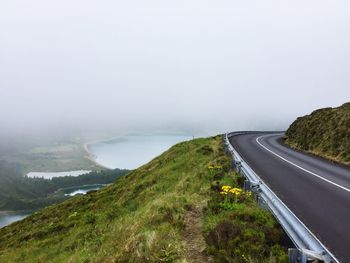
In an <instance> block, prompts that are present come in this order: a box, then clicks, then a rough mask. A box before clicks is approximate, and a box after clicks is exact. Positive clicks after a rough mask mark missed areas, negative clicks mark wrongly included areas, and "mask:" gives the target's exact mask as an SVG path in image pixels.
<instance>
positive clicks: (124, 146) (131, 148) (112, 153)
mask: <svg viewBox="0 0 350 263" xmlns="http://www.w3.org/2000/svg"><path fill="white" fill-rule="evenodd" d="M191 138H192V136H190V135H129V136H124V137H121V138H118V139H114V140H110V141H104V142H99V143H94V144H89V145H88V149H89V151H90V152H91V154H92V155H93V156H94V159H95V161H96V162H97V163H99V164H101V165H103V166H105V167H108V168H111V169H114V168H121V169H135V168H137V167H139V166H141V165H143V164H145V163H147V162H148V161H150V160H152V159H153V158H155V157H156V156H158V155H159V154H161V153H162V152H163V151H165V150H167V149H168V148H170V147H171V146H173V145H174V144H176V143H178V142H181V141H185V140H189V139H191Z"/></svg>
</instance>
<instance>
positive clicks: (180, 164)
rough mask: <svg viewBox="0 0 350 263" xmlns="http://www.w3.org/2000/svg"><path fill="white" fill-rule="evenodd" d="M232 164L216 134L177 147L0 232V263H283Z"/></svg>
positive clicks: (275, 228)
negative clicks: (108, 183)
mask: <svg viewBox="0 0 350 263" xmlns="http://www.w3.org/2000/svg"><path fill="white" fill-rule="evenodd" d="M230 167H231V156H230V155H229V154H228V153H227V152H225V148H224V143H223V139H222V137H221V136H217V137H212V138H207V139H196V140H192V141H188V142H183V143H179V144H177V145H175V146H173V147H172V148H171V149H169V150H168V151H166V152H165V153H163V154H162V155H160V156H159V157H157V158H155V159H153V160H152V161H151V162H149V163H148V164H146V165H144V166H142V167H140V168H138V169H137V170H134V171H131V172H130V173H129V174H127V175H125V176H121V177H120V178H119V179H117V180H116V182H115V183H114V184H111V185H109V186H106V187H105V188H103V189H101V190H99V191H95V192H90V193H88V194H86V195H84V196H78V197H73V198H71V199H68V200H67V201H64V202H63V203H60V204H57V205H53V206H50V207H47V208H45V209H43V210H42V211H40V212H37V213H35V214H33V215H32V216H30V217H27V218H26V219H24V220H23V221H19V222H16V223H13V224H11V225H9V226H7V227H5V228H2V229H0V262H140V263H141V262H142V263H143V262H266V263H267V262H279V263H283V262H288V257H287V249H286V248H285V247H283V246H281V243H282V240H283V239H284V238H285V234H284V233H283V231H282V230H281V228H280V226H279V225H278V223H277V221H276V220H275V219H274V218H273V216H272V215H271V214H270V213H269V212H268V211H266V210H264V209H262V208H261V207H260V206H259V205H258V204H257V203H256V201H255V199H254V197H253V196H252V195H251V193H247V192H244V191H243V190H242V184H243V181H244V179H243V178H242V177H240V176H239V175H237V174H235V173H234V172H232V171H231V170H230ZM223 186H231V187H235V188H234V189H235V191H238V193H236V194H237V195H235V196H234V194H233V193H231V194H229V193H228V192H222V191H223V190H222V189H223V188H222V187H223ZM237 188H239V189H238V190H237ZM227 190H228V189H227ZM232 190H233V189H232ZM223 193H226V195H224V194H223Z"/></svg>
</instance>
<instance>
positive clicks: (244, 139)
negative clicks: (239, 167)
mask: <svg viewBox="0 0 350 263" xmlns="http://www.w3.org/2000/svg"><path fill="white" fill-rule="evenodd" d="M229 141H230V143H231V144H232V146H233V147H234V148H235V150H236V151H238V153H239V154H240V155H241V157H242V158H243V159H244V161H246V162H247V163H248V164H249V165H250V167H251V168H252V169H253V170H254V171H255V173H256V174H257V175H258V176H259V177H260V178H261V179H262V180H264V182H265V183H266V184H267V185H268V186H269V187H270V188H271V189H272V190H273V191H274V192H275V194H276V195H277V196H278V197H279V198H280V199H281V200H282V201H283V202H284V203H285V204H286V205H287V206H288V207H289V209H291V210H292V211H293V212H294V214H295V215H296V216H297V217H298V218H299V219H300V220H301V221H302V222H303V223H304V224H305V225H306V226H307V227H308V228H309V229H310V230H311V231H312V232H313V233H314V234H315V235H316V236H317V238H318V239H319V240H320V241H321V242H322V243H323V244H324V245H325V246H326V247H327V248H328V249H329V250H330V251H331V252H332V253H333V255H335V256H336V257H337V259H338V260H339V261H340V262H344V263H345V262H350V168H349V167H345V166H342V165H337V164H335V163H332V162H330V161H327V160H324V159H322V158H318V157H315V156H312V155H309V154H306V153H302V152H299V151H295V150H292V149H290V148H289V147H287V146H286V145H284V144H283V134H272V133H270V134H266V133H252V134H244V135H236V136H232V137H230V138H229Z"/></svg>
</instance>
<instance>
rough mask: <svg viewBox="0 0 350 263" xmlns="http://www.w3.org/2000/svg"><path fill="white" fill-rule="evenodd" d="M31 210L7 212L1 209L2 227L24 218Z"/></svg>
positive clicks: (0, 223) (0, 221) (0, 225)
mask: <svg viewBox="0 0 350 263" xmlns="http://www.w3.org/2000/svg"><path fill="white" fill-rule="evenodd" d="M29 215H30V213H29V212H6V211H0V228H2V227H4V226H7V225H9V224H11V223H13V222H16V221H19V220H22V219H23V218H25V217H27V216H29Z"/></svg>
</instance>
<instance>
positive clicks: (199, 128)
mask: <svg viewBox="0 0 350 263" xmlns="http://www.w3.org/2000/svg"><path fill="white" fill-rule="evenodd" d="M349 32H350V2H347V1H337V2H330V1H315V0H313V1H308V2H305V1H293V2H281V1H263V2H261V1H248V2H237V1H226V0H220V1H199V0H195V1H182V0H181V1H160V0H150V1H147V2H145V1H139V0H135V1H107V0H106V1H99V2H95V1H82V0H77V1H67V0H62V1H58V2H50V1H49V2H48V1H44V0H33V1H30V2H26V1H20V0H11V1H9V0H4V1H1V3H0V72H1V73H0V74H1V77H0V89H1V94H0V127H1V131H0V135H1V134H12V135H13V136H16V135H21V136H22V135H23V134H41V133H51V132H53V131H54V132H55V133H57V134H60V133H66V132H70V131H72V132H75V133H79V132H82V133H83V132H94V131H103V130H109V131H113V132H116V133H131V132H135V131H137V132H140V131H144V132H156V131H164V132H178V133H188V134H194V135H195V134H216V133H220V132H225V131H233V130H283V129H286V128H287V127H288V125H289V124H290V123H291V122H292V121H293V120H294V119H295V118H296V117H298V116H301V115H305V114H308V113H310V112H311V111H313V110H315V109H317V108H323V107H334V106H340V105H341V104H343V103H345V102H347V101H350V88H349V84H350V74H349V72H350V49H349V46H350V33H349Z"/></svg>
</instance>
